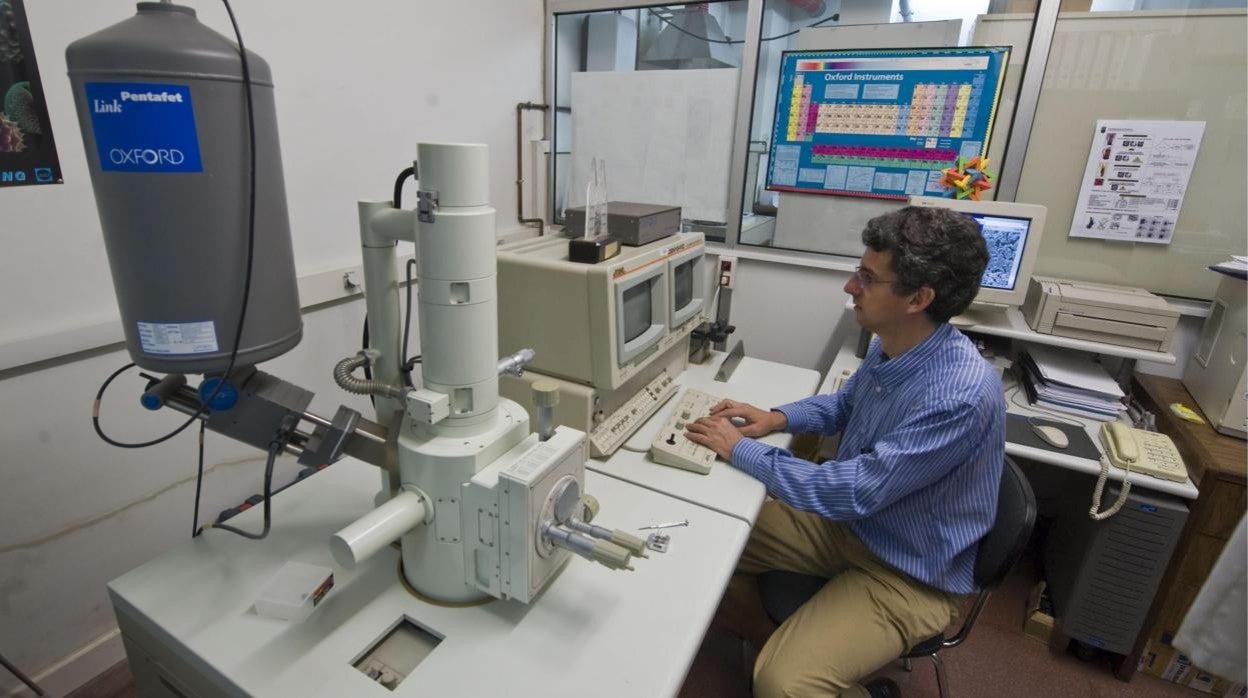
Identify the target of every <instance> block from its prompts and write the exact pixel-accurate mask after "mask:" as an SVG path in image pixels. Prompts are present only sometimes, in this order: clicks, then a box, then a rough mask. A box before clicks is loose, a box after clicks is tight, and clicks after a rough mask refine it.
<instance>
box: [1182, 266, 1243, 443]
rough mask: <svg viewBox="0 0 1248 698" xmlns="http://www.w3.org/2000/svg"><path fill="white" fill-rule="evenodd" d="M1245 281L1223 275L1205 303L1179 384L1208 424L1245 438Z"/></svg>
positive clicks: (1228, 433) (1231, 434) (1223, 431)
mask: <svg viewBox="0 0 1248 698" xmlns="http://www.w3.org/2000/svg"><path fill="white" fill-rule="evenodd" d="M1246 296H1248V294H1246V293H1245V282H1244V280H1243V279H1234V278H1231V277H1226V278H1224V279H1222V282H1221V283H1220V284H1219V285H1218V291H1217V294H1216V295H1215V296H1214V298H1213V302H1212V303H1211V304H1210V305H1209V317H1208V319H1206V320H1205V326H1204V328H1202V329H1201V332H1200V341H1199V343H1197V345H1196V351H1194V352H1192V358H1191V360H1189V361H1188V362H1187V368H1186V370H1184V371H1183V385H1185V386H1187V390H1188V392H1190V393H1191V394H1192V397H1193V398H1195V400H1196V404H1197V405H1199V406H1200V411H1201V412H1204V413H1205V418H1206V419H1208V420H1209V423H1210V424H1211V425H1212V426H1213V428H1214V429H1217V430H1218V431H1220V432H1222V433H1223V434H1227V435H1229V436H1235V437H1238V438H1241V439H1243V438H1248V368H1245V365H1244V364H1245V363H1246V361H1245V354H1246V353H1248V350H1246V349H1245V347H1248V341H1246V340H1245V335H1248V310H1245V307H1246V305H1248V303H1246V301H1245V297H1246Z"/></svg>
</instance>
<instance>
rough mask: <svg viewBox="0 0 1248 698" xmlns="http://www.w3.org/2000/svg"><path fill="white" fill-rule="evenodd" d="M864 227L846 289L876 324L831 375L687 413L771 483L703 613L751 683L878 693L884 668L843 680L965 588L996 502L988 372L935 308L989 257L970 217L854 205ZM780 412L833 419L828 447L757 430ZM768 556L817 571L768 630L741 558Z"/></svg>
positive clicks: (964, 295)
mask: <svg viewBox="0 0 1248 698" xmlns="http://www.w3.org/2000/svg"><path fill="white" fill-rule="evenodd" d="M862 241H863V243H865V244H866V246H867V250H866V252H865V253H864V254H863V257H862V261H861V266H859V267H858V268H857V270H856V271H855V272H854V274H853V275H852V276H851V277H850V278H849V281H848V282H846V284H845V291H846V292H847V293H849V294H850V295H851V296H852V297H853V299H854V316H855V317H856V318H857V320H858V324H859V325H861V326H862V327H864V328H866V329H868V330H871V331H872V332H874V333H875V334H876V335H878V338H877V339H876V340H875V341H873V342H872V344H871V347H870V349H869V351H868V352H867V356H866V359H865V360H864V361H863V362H862V366H861V367H860V368H859V369H858V371H857V372H856V373H855V374H854V375H853V376H852V377H851V378H849V380H847V381H846V382H845V384H844V386H842V388H841V390H840V391H839V392H837V393H835V394H832V395H817V396H814V397H810V398H806V399H804V400H799V401H797V402H794V403H790V404H788V405H782V406H780V407H777V408H775V409H773V410H771V411H764V410H761V409H759V408H757V407H753V406H751V405H747V404H744V403H739V402H734V401H731V400H724V401H722V402H720V403H719V404H718V405H716V406H715V407H714V408H712V410H711V414H710V416H708V417H706V418H704V419H701V420H698V421H696V422H693V423H691V424H690V425H689V427H688V432H687V436H688V437H689V438H690V439H692V440H693V441H696V442H698V443H700V444H703V445H705V446H708V447H710V448H711V449H713V450H714V451H715V452H716V453H718V454H719V455H720V457H722V458H724V459H725V460H727V461H729V462H730V463H732V465H733V466H734V467H736V468H738V469H741V470H744V471H745V472H747V473H749V474H750V475H752V476H754V477H755V478H757V479H758V480H760V481H761V482H763V484H765V485H766V486H767V489H768V491H769V492H770V493H771V495H772V496H773V497H775V498H776V501H768V502H767V503H766V504H765V505H764V506H763V509H762V511H761V512H760V514H759V517H758V521H757V523H756V524H755V526H754V530H753V531H752V532H751V534H750V539H749V542H748V543H747V544H746V547H745V552H744V553H743V554H742V556H741V561H740V562H739V563H738V566H737V573H736V574H734V576H733V580H732V583H731V584H730V585H729V587H728V592H727V593H726V594H725V596H724V602H723V603H722V604H721V607H720V613H719V615H718V617H717V619H718V621H719V623H720V624H721V625H727V626H729V627H730V629H732V630H734V631H735V632H736V633H737V634H740V635H741V636H742V637H745V638H747V639H751V640H753V641H754V642H755V643H756V644H755V646H759V647H762V651H761V653H760V654H759V657H758V660H757V662H756V663H755V665H754V695H755V696H758V697H760V698H764V697H768V696H816V695H818V696H827V695H845V696H852V695H857V696H863V695H892V693H891V691H893V690H895V687H896V684H895V683H892V682H891V681H885V682H872V685H869V686H867V687H864V686H862V685H861V684H860V683H859V680H860V679H862V678H863V677H865V676H867V675H868V674H870V673H871V672H873V671H875V670H876V669H878V668H879V667H881V666H883V665H884V664H886V663H887V662H889V661H891V660H893V659H896V658H897V657H899V656H900V655H901V654H902V653H904V652H905V651H906V650H907V649H908V648H910V647H912V646H913V645H915V644H917V643H919V642H921V641H923V640H926V639H928V638H930V637H932V636H933V635H935V634H937V633H938V632H940V631H942V630H943V629H944V628H945V627H946V626H947V625H948V624H949V623H950V622H951V620H952V619H953V618H954V616H955V615H956V614H957V610H958V606H959V603H960V601H961V600H962V595H964V594H968V593H971V592H973V591H974V590H975V589H974V583H973V581H972V569H973V567H974V563H975V546H976V543H978V541H979V539H980V538H982V537H983V535H984V534H985V533H986V532H987V531H988V529H989V528H990V527H991V526H992V522H993V517H994V516H995V514H996V504H997V488H998V485H999V483H1000V480H1001V470H1002V467H1003V464H1004V460H1005V400H1004V397H1003V394H1002V388H1001V382H1000V379H999V378H998V376H997V373H996V371H995V370H994V369H993V368H992V366H991V365H989V364H988V363H987V362H986V361H985V360H984V359H983V358H981V357H980V355H979V354H978V352H977V351H976V349H975V347H974V345H973V344H972V343H971V341H970V340H968V339H967V338H966V337H964V336H963V335H962V334H961V333H960V332H958V331H957V330H955V329H954V328H953V327H952V326H951V325H950V324H949V323H948V320H949V319H950V318H951V317H953V316H955V315H958V314H959V313H961V312H962V311H964V310H965V309H966V307H967V306H968V305H969V304H970V302H971V300H972V299H973V298H974V297H975V294H976V293H977V292H978V289H979V280H980V277H981V276H982V275H983V272H984V267H985V266H986V265H987V263H988V252H987V247H986V246H985V244H984V239H983V237H982V236H981V234H980V232H979V226H978V225H977V224H976V223H975V222H974V221H972V220H971V219H969V218H966V217H964V216H961V215H959V214H956V213H953V212H952V211H949V210H946V209H940V208H917V207H907V208H903V209H901V210H899V211H895V212H893V213H888V214H885V215H882V216H879V217H877V218H874V219H872V220H871V221H870V222H868V223H867V227H866V230H864V231H863V233H862ZM730 420H736V424H739V425H741V426H740V427H738V426H734V423H733V422H732V421H730ZM779 430H785V431H789V432H814V433H819V434H828V435H831V434H837V433H840V434H841V442H840V448H839V450H838V451H837V454H836V460H835V461H828V462H825V463H823V464H815V463H812V462H810V461H806V460H801V459H799V458H795V457H794V456H793V454H791V453H790V452H788V451H786V450H785V449H782V448H775V447H772V446H767V445H765V444H763V443H760V442H759V441H756V440H755V438H757V437H761V436H764V435H766V434H768V433H771V432H773V431H779ZM775 569H779V570H790V571H794V572H801V573H804V574H811V575H819V576H823V577H827V578H828V579H829V581H828V583H827V584H825V585H824V586H823V588H822V589H821V590H820V591H819V592H818V593H817V594H816V595H815V596H814V597H813V598H811V599H810V600H809V601H808V602H806V604H805V605H803V606H802V607H801V608H800V609H799V610H798V611H797V612H796V613H795V614H794V615H793V616H792V617H790V618H789V619H788V620H787V621H785V622H784V624H783V625H781V626H780V627H779V629H776V630H775V632H774V633H772V634H771V635H770V637H769V638H768V637H767V635H766V633H767V632H769V631H770V630H771V629H772V628H773V627H774V625H773V624H771V623H770V621H769V620H767V619H766V616H765V614H764V611H763V609H762V605H761V602H760V600H759V596H758V591H757V584H756V578H755V575H757V574H758V573H759V572H763V571H766V570H775ZM764 643H765V644H764Z"/></svg>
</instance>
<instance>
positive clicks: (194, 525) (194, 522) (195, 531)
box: [191, 422, 207, 538]
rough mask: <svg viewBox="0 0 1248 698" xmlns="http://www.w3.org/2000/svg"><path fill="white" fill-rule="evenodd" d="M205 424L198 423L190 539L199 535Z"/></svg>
mask: <svg viewBox="0 0 1248 698" xmlns="http://www.w3.org/2000/svg"><path fill="white" fill-rule="evenodd" d="M205 426H207V424H206V423H205V422H200V423H199V467H198V468H197V469H196V471H195V513H193V514H192V515H191V538H195V537H196V536H198V535H199V532H200V529H199V493H200V490H202V489H203V484H204V427H205Z"/></svg>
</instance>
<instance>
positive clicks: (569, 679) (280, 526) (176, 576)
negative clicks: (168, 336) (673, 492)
mask: <svg viewBox="0 0 1248 698" xmlns="http://www.w3.org/2000/svg"><path fill="white" fill-rule="evenodd" d="M586 480H587V490H588V491H589V492H591V493H593V494H594V495H595V496H597V497H598V499H599V500H600V501H601V503H602V514H601V521H602V522H603V523H605V524H606V525H609V526H614V527H620V528H634V527H637V526H641V525H643V524H645V523H648V522H651V521H656V520H671V519H683V518H687V519H689V527H688V528H680V529H675V530H672V531H669V533H670V534H671V536H672V543H671V546H672V547H671V548H670V549H669V551H668V552H667V553H651V554H650V558H649V559H644V560H638V561H637V562H636V564H635V567H636V571H633V572H612V571H610V570H608V569H606V568H604V567H601V566H599V565H595V564H593V563H590V562H588V561H585V560H582V559H579V558H573V559H572V560H571V562H570V563H569V564H568V566H567V567H566V568H564V570H563V571H562V572H561V573H560V575H559V577H558V578H557V579H556V580H555V581H554V582H553V583H552V585H551V586H550V587H549V588H548V589H547V590H546V591H545V592H544V594H543V595H542V596H541V597H539V598H538V599H537V600H536V602H534V603H533V604H531V605H528V606H526V605H522V604H519V603H515V602H503V601H492V602H490V603H488V604H485V605H482V606H475V607H471V608H444V607H440V606H434V605H431V604H428V603H425V602H423V601H420V600H418V599H416V598H415V597H413V596H411V595H410V594H409V593H408V592H407V591H406V590H404V589H403V587H402V586H401V585H400V583H399V581H398V576H397V574H398V573H397V564H398V551H397V550H395V549H393V548H387V549H385V550H382V551H381V552H379V553H377V555H376V556H375V557H374V558H372V559H371V560H369V561H368V562H367V563H365V564H363V565H362V566H361V567H360V568H357V569H356V570H353V571H343V570H337V571H336V573H335V587H334V589H333V590H332V591H331V592H330V594H329V595H328V596H327V597H326V598H325V600H324V601H323V602H322V604H321V606H320V607H319V608H318V609H316V611H315V612H314V613H313V614H312V616H311V617H310V618H308V620H306V621H305V622H303V623H288V622H284V621H277V620H272V619H268V618H261V617H259V616H257V615H256V614H255V613H254V612H253V611H252V610H251V605H252V602H253V600H254V599H255V597H256V595H257V594H258V593H259V591H260V590H261V589H262V588H263V587H264V585H265V584H266V583H267V581H268V579H269V578H270V577H271V576H272V575H273V574H274V573H275V572H276V570H277V569H278V568H279V567H280V566H281V565H282V564H284V563H285V562H286V561H288V560H298V561H302V562H308V563H312V564H319V565H324V566H327V567H333V566H334V565H333V563H332V562H331V558H330V555H329V538H330V536H331V535H332V534H333V533H334V532H335V531H336V530H338V529H339V528H341V527H342V526H344V525H345V524H347V523H349V522H351V521H353V520H355V519H356V518H358V517H359V516H360V515H362V514H364V513H365V512H367V511H369V510H371V509H372V508H373V495H374V494H375V492H376V490H377V483H378V479H377V470H376V469H375V468H373V467H371V466H368V465H365V464H363V463H360V462H358V461H354V460H350V459H348V460H344V461H341V462H339V463H337V464H335V465H333V466H332V467H330V468H328V469H327V470H325V471H323V472H321V473H318V474H316V475H314V476H312V477H310V478H308V479H306V480H303V481H302V482H299V483H298V484H296V485H294V486H293V487H291V488H289V489H288V490H285V491H283V492H282V493H281V494H279V495H277V496H276V497H275V498H274V500H273V529H272V532H271V533H270V534H269V537H268V538H267V539H266V540H263V541H258V542H257V541H249V540H244V539H242V538H239V537H236V536H234V535H231V534H229V533H226V532H224V531H211V530H210V531H207V532H206V533H205V534H204V535H203V536H201V537H199V538H197V539H195V540H194V541H188V542H187V543H185V544H184V545H182V546H180V547H178V548H177V549H175V550H173V551H171V552H170V553H168V554H166V555H164V556H162V557H160V558H157V559H155V560H152V561H151V562H148V563H147V564H145V565H143V566H142V567H139V568H138V569H135V570H133V571H131V572H129V573H128V574H126V575H125V576H123V577H121V578H119V579H117V580H115V581H113V582H112V583H111V584H109V590H110V593H111V595H112V598H113V604H114V607H115V609H116V611H117V617H118V621H119V624H120V625H121V626H122V630H123V636H124V637H125V640H126V642H127V650H128V653H129V655H130V659H131V663H132V664H134V663H136V662H139V663H140V666H136V667H134V668H135V674H136V677H137V678H138V681H139V686H138V687H139V690H140V693H143V694H144V695H167V693H166V692H165V691H164V690H163V689H162V688H160V687H159V685H158V684H151V683H148V684H146V685H145V684H144V682H145V681H154V680H155V679H154V678H153V676H152V674H151V669H152V668H153V667H152V664H151V663H150V662H141V661H140V659H139V657H140V656H142V655H148V656H149V657H151V658H152V659H153V660H154V662H155V663H156V664H159V665H160V666H162V667H163V670H164V674H165V675H166V677H167V680H171V681H172V682H174V683H175V685H176V684H177V683H178V682H181V683H183V684H184V686H185V688H187V689H190V691H192V692H193V694H194V695H252V696H282V697H283V698H284V697H285V696H353V697H354V696H362V697H367V696H375V697H377V698H398V697H403V696H500V697H501V696H577V697H582V696H589V695H594V696H627V697H629V698H632V697H633V696H669V695H674V694H675V693H676V692H677V691H678V690H679V689H680V686H681V684H682V682H683V680H684V677H685V673H686V672H687V671H688V668H689V664H690V663H691V662H692V660H693V657H694V654H695V653H696V652H697V648H698V646H699V644H700V642H701V640H702V635H703V632H704V631H705V629H706V627H707V625H708V624H709V623H710V620H711V618H712V615H713V614H714V611H715V607H716V605H717V604H718V602H719V597H720V591H721V590H722V589H723V587H724V586H725V584H726V583H727V580H728V578H729V576H730V575H731V573H732V569H733V566H734V565H735V564H736V560H737V557H738V556H739V555H740V552H741V550H742V548H743V547H744V546H745V541H746V538H747V537H748V535H749V528H750V527H749V525H748V524H746V523H745V522H743V521H741V520H740V519H737V518H733V517H729V516H724V515H722V514H718V513H715V512H712V511H709V510H707V509H705V508H702V507H699V506H697V505H695V504H691V503H689V502H685V501H681V500H679V499H674V498H672V497H667V496H665V495H662V494H659V493H656V492H653V491H650V490H647V489H643V488H640V487H636V486H633V485H630V484H628V483H625V482H622V481H620V480H617V479H614V478H610V477H604V476H602V475H598V474H595V473H592V472H590V473H587V477H586ZM259 521H260V508H259V507H254V508H252V509H251V510H249V511H247V512H245V513H243V514H241V515H240V516H238V517H236V519H235V521H232V522H231V523H241V525H242V526H243V527H244V528H252V529H255V528H258V527H259ZM404 616H406V617H407V618H409V619H411V620H412V621H415V622H416V623H417V624H419V625H422V626H424V627H425V628H426V629H427V630H429V631H431V632H433V633H434V634H435V635H438V636H442V637H443V640H442V642H441V643H440V644H439V645H438V646H437V647H436V648H435V649H434V650H433V652H432V653H431V654H430V655H429V656H428V657H427V658H425V660H424V661H423V662H422V663H421V664H420V665H419V666H418V667H417V668H416V670H415V671H414V672H413V673H412V674H410V675H409V676H408V677H407V679H406V680H404V681H403V682H402V683H401V684H400V685H399V686H398V688H397V689H396V690H395V691H393V692H392V691H389V690H387V689H385V688H383V687H382V686H381V685H380V684H377V683H375V682H373V681H372V680H370V679H368V678H367V677H366V676H364V675H363V674H362V673H360V672H359V671H357V670H356V669H355V668H354V667H353V666H352V662H353V661H354V660H355V659H356V658H357V657H358V656H359V655H360V654H361V653H362V652H363V651H364V650H365V649H366V648H367V647H369V646H370V645H372V643H373V642H374V641H375V640H377V639H378V638H380V637H382V636H383V635H385V633H386V632H387V631H388V630H389V629H390V628H391V627H392V626H393V625H394V624H395V623H396V621H398V620H399V619H401V618H403V617H404ZM136 643H137V644H136ZM138 646H141V649H139V650H138V651H132V650H136V647H138ZM136 655H137V656H136ZM149 691H150V693H149Z"/></svg>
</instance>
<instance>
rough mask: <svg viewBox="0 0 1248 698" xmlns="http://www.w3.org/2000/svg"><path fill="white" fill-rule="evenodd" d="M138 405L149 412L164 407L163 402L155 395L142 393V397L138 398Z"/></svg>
mask: <svg viewBox="0 0 1248 698" xmlns="http://www.w3.org/2000/svg"><path fill="white" fill-rule="evenodd" d="M139 403H140V404H141V405H143V406H144V407H146V408H147V409H149V410H158V409H160V408H161V407H163V406H164V404H165V401H164V400H161V399H160V396H159V395H157V394H155V393H143V396H142V397H140V398H139Z"/></svg>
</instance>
